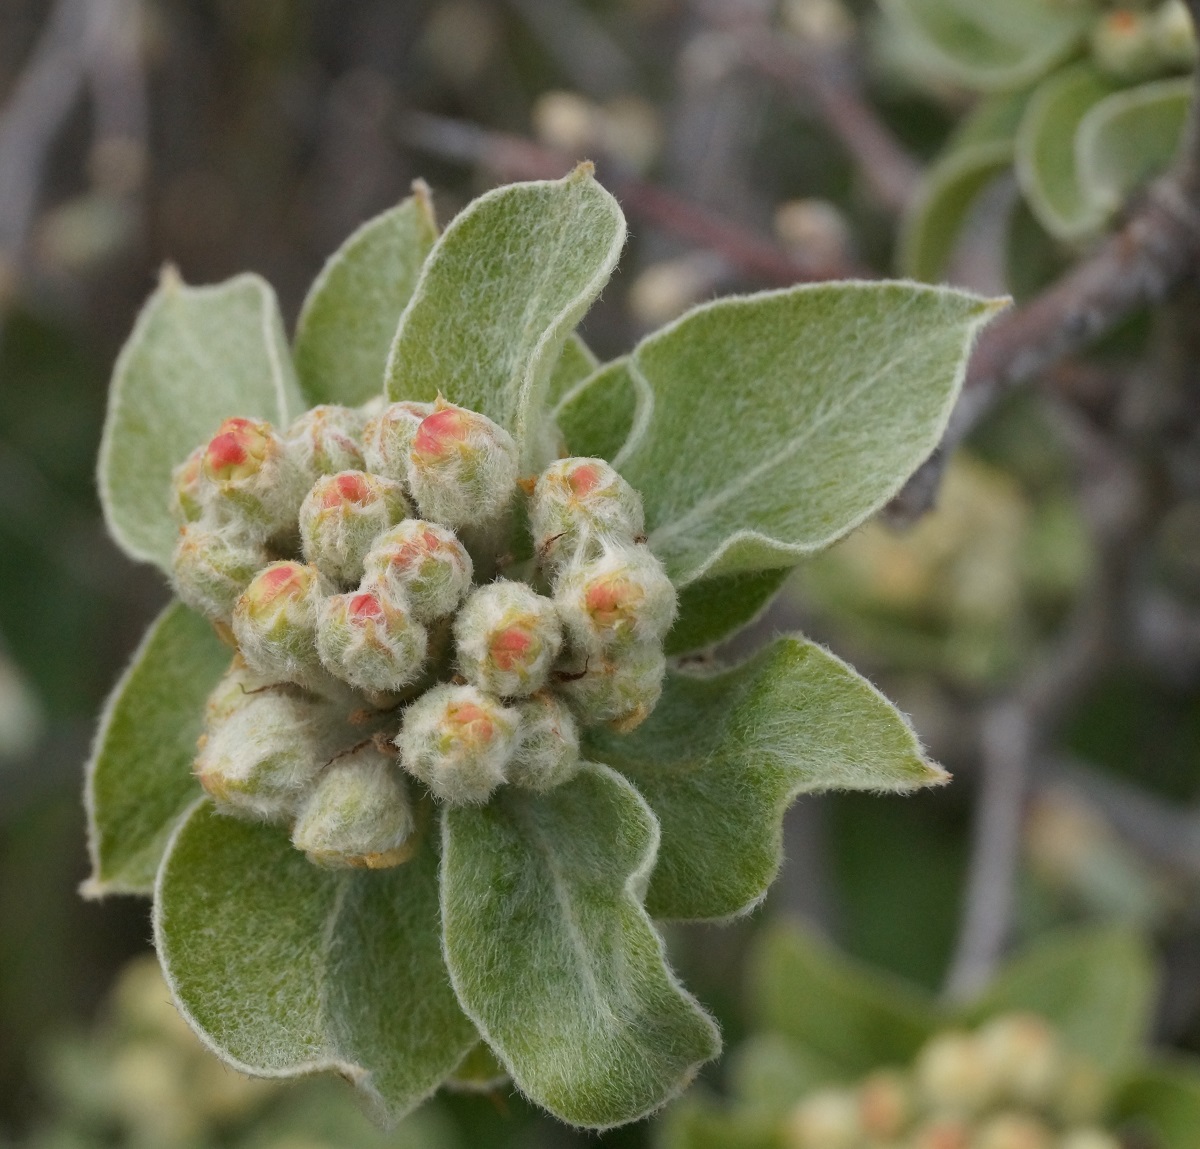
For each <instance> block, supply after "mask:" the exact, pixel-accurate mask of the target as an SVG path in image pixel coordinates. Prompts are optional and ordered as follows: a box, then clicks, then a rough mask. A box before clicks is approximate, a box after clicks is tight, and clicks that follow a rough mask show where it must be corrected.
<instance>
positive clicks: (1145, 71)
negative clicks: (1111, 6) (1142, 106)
mask: <svg viewBox="0 0 1200 1149" xmlns="http://www.w3.org/2000/svg"><path fill="white" fill-rule="evenodd" d="M1092 56H1093V58H1094V59H1095V61H1096V63H1097V64H1098V65H1099V66H1100V68H1101V69H1102V70H1103V71H1105V72H1107V73H1108V74H1109V75H1110V76H1115V77H1116V78H1117V79H1120V80H1140V79H1144V78H1146V77H1147V76H1152V75H1153V74H1154V73H1155V72H1156V71H1158V70H1159V68H1160V64H1159V61H1158V53H1157V51H1156V50H1155V46H1154V33H1153V26H1152V22H1151V19H1150V17H1149V16H1147V15H1145V14H1143V13H1141V12H1134V11H1133V10H1132V9H1129V8H1117V9H1115V10H1113V11H1112V12H1107V13H1105V14H1104V15H1103V16H1101V17H1100V18H1099V19H1098V20H1097V21H1096V23H1095V24H1094V25H1093V26H1092Z"/></svg>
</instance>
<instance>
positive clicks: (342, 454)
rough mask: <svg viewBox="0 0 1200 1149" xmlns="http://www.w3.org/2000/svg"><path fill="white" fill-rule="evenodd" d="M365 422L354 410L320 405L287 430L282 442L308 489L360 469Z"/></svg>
mask: <svg viewBox="0 0 1200 1149" xmlns="http://www.w3.org/2000/svg"><path fill="white" fill-rule="evenodd" d="M366 421H367V419H366V416H365V415H364V414H363V413H362V412H361V411H359V410H357V409H356V408H354V407H338V406H335V405H334V404H332V403H322V404H321V405H320V406H318V407H313V408H310V409H309V410H308V411H305V412H304V414H303V415H301V416H300V418H299V419H297V420H296V421H295V422H294V423H293V424H292V425H291V426H290V427H289V428H288V430H287V434H286V435H285V436H284V442H286V443H287V446H288V450H289V451H290V452H291V455H292V459H293V460H294V461H295V463H296V465H297V466H298V467H299V468H300V470H301V471H303V472H304V478H305V481H306V482H307V483H308V484H309V486H311V485H312V484H313V483H315V482H316V481H317V480H318V479H319V478H320V477H321V476H322V475H336V474H337V473H338V472H339V471H361V470H362V469H363V452H362V446H361V444H360V441H359V439H360V436H361V435H362V430H363V427H364V425H365V424H366Z"/></svg>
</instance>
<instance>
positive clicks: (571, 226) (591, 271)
mask: <svg viewBox="0 0 1200 1149" xmlns="http://www.w3.org/2000/svg"><path fill="white" fill-rule="evenodd" d="M624 242H625V220H624V217H623V216H622V215H621V209H620V207H619V206H618V205H617V201H616V200H615V199H613V197H612V196H611V195H609V194H608V192H606V191H605V190H604V189H603V188H602V187H601V186H600V185H599V184H598V183H596V181H595V180H594V179H593V178H592V169H591V165H590V164H581V165H580V166H579V167H578V168H576V169H575V171H574V172H572V173H571V175H569V176H567V177H566V178H565V179H562V180H556V181H545V182H540V183H523V184H512V185H510V186H508V187H502V188H497V189H496V190H495V191H492V192H489V193H488V194H487V195H484V196H481V197H480V198H479V199H477V200H475V201H474V202H473V203H471V204H470V205H469V206H468V207H467V208H466V209H465V210H464V211H463V212H462V213H461V214H460V215H458V216H457V217H456V218H455V219H454V221H453V222H452V223H451V224H450V226H449V227H448V228H447V229H446V231H445V233H444V234H443V235H442V238H441V239H440V240H439V241H438V242H437V244H436V245H435V246H434V249H433V251H432V252H431V253H430V256H429V259H428V260H427V261H426V263H425V268H424V270H423V271H422V272H421V278H420V280H418V282H417V286H416V290H415V292H414V293H413V297H412V299H411V300H410V301H409V304H408V307H407V308H406V309H405V311H404V314H403V315H402V316H401V318H400V327H399V330H398V331H397V332H396V339H395V342H394V343H393V344H392V350H391V355H390V357H389V360H388V368H387V391H388V394H389V395H390V396H391V397H392V398H393V399H424V400H428V399H434V398H436V396H437V395H438V393H439V392H441V393H442V394H444V395H445V396H446V398H447V399H449V400H450V401H451V402H454V403H459V404H461V405H462V406H464V407H469V408H471V409H472V410H474V411H482V412H483V414H485V415H487V416H489V417H490V418H492V419H494V420H495V421H496V422H497V423H499V424H500V425H501V426H503V427H506V428H507V429H508V430H509V431H511V432H512V434H513V435H514V436H515V438H516V439H517V441H518V443H520V444H522V446H523V450H524V452H525V457H526V463H527V464H528V463H531V462H534V463H536V462H537V460H535V459H533V454H534V453H535V452H536V451H537V449H538V447H539V436H538V435H537V433H536V432H537V430H538V427H539V425H540V423H541V422H542V420H543V418H544V415H545V413H546V411H545V408H546V397H547V391H548V386H549V380H550V374H551V372H552V370H553V368H554V365H555V363H556V362H557V361H558V358H559V351H560V349H561V348H562V346H563V343H564V342H565V341H566V339H567V336H568V335H570V333H571V332H572V331H573V330H574V328H575V325H576V324H577V323H578V322H579V320H580V318H581V317H582V316H583V313H584V312H585V311H586V310H587V309H588V307H589V306H591V304H592V301H593V300H594V299H595V298H596V296H597V295H598V294H599V293H600V289H601V288H602V287H603V286H604V284H605V283H606V282H607V281H608V277H609V276H610V275H611V274H612V270H613V268H614V267H615V266H616V262H617V257H618V256H619V255H620V253H621V247H622V245H623V244H624Z"/></svg>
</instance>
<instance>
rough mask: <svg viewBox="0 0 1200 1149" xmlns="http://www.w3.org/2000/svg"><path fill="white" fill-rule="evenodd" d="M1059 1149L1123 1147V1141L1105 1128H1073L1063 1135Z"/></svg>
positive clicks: (1111, 1148) (1113, 1148) (1112, 1148)
mask: <svg viewBox="0 0 1200 1149" xmlns="http://www.w3.org/2000/svg"><path fill="white" fill-rule="evenodd" d="M1058 1149H1121V1142H1120V1141H1118V1140H1117V1138H1116V1137H1115V1136H1113V1134H1111V1133H1106V1132H1105V1131H1104V1130H1103V1129H1071V1130H1069V1131H1068V1132H1066V1133H1064V1134H1063V1135H1062V1140H1061V1141H1059V1143H1058Z"/></svg>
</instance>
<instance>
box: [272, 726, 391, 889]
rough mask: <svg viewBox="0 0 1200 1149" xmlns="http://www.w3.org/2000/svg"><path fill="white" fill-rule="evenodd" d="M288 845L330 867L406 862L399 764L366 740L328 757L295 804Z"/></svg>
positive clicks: (373, 866) (376, 867) (376, 866)
mask: <svg viewBox="0 0 1200 1149" xmlns="http://www.w3.org/2000/svg"><path fill="white" fill-rule="evenodd" d="M292 845H293V846H295V847H296V849H297V850H303V851H304V853H305V854H306V855H307V857H308V860H309V861H310V862H315V863H316V864H317V865H318V866H327V867H328V868H330V869H367V870H384V869H387V868H389V867H391V866H398V865H400V863H401V862H406V861H408V859H409V858H410V857H411V856H412V851H413V810H412V803H411V801H410V800H409V795H408V786H407V785H406V783H405V780H404V776H403V775H402V774H401V772H400V764H399V763H398V762H397V761H396V759H395V758H394V757H392V756H390V755H387V754H384V753H382V752H381V751H380V750H379V749H377V748H376V747H375V746H374V744H372V743H368V744H367V745H365V746H361V747H359V748H357V749H355V750H354V751H353V752H351V753H349V754H342V755H339V756H338V757H336V758H334V760H333V761H332V762H330V763H329V764H328V765H327V766H326V767H325V769H324V771H323V772H322V774H321V776H320V778H319V779H318V780H317V784H316V786H314V787H313V790H312V792H311V793H310V794H309V796H308V797H307V798H306V799H305V801H304V804H303V805H302V806H301V808H300V811H299V814H298V816H297V818H296V825H295V827H294V828H293V830H292Z"/></svg>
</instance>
